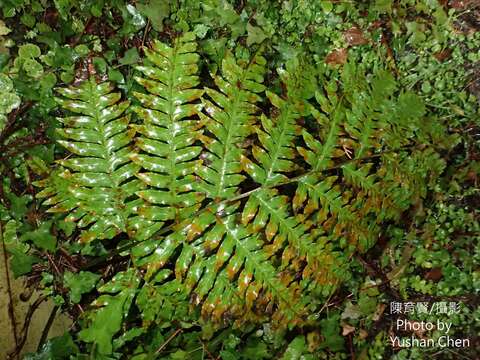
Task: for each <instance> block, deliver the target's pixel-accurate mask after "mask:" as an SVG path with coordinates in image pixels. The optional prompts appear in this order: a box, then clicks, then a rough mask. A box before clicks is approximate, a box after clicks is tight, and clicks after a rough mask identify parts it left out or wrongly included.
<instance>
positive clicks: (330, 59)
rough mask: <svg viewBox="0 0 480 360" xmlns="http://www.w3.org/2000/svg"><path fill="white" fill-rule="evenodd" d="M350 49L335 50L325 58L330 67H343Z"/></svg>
mask: <svg viewBox="0 0 480 360" xmlns="http://www.w3.org/2000/svg"><path fill="white" fill-rule="evenodd" d="M347 57H348V49H347V48H345V49H335V50H333V51H332V52H331V53H330V54H328V55H327V57H326V58H325V62H326V63H327V64H328V65H343V64H345V63H346V62H347Z"/></svg>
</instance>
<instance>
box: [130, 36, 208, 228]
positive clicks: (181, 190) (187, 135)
mask: <svg viewBox="0 0 480 360" xmlns="http://www.w3.org/2000/svg"><path fill="white" fill-rule="evenodd" d="M194 40H195V36H194V34H193V33H187V34H184V35H183V36H181V37H179V38H177V39H176V40H175V42H174V44H173V46H172V47H169V46H167V45H166V44H163V43H161V42H158V41H156V42H155V43H154V44H153V48H152V49H151V50H149V49H146V50H145V54H146V56H147V60H148V61H149V63H150V65H144V66H139V67H138V68H137V69H138V70H140V71H141V72H142V73H143V74H144V75H145V76H146V77H147V78H141V77H136V78H135V79H136V81H137V82H138V83H139V84H140V85H142V86H143V87H144V88H145V89H146V91H147V93H146V94H144V93H138V92H136V93H135V96H136V97H137V98H138V100H139V101H140V103H141V104H142V106H143V107H136V108H135V109H134V110H135V111H136V112H137V114H138V115H139V116H140V118H141V119H142V120H143V121H144V123H143V124H142V125H139V126H136V129H137V131H138V133H140V134H141V135H142V136H140V137H138V138H137V139H136V145H137V147H138V148H139V149H140V150H142V153H137V154H134V155H132V159H133V161H134V162H135V163H136V164H138V165H139V166H141V167H142V168H143V169H145V171H143V172H141V173H139V174H137V176H138V177H139V178H140V179H141V180H142V181H143V182H144V183H145V184H146V185H148V188H147V189H145V190H141V191H139V192H137V195H138V196H140V197H141V198H142V199H144V200H145V201H146V202H147V204H149V205H147V206H143V207H142V208H140V213H141V214H142V216H144V217H146V218H148V219H151V220H155V221H166V220H171V219H177V220H182V219H185V218H187V217H188V216H190V215H191V214H193V213H194V212H195V211H196V210H197V209H198V207H199V204H200V202H201V200H202V198H203V196H202V194H200V193H199V192H198V191H197V190H198V189H197V186H196V183H197V182H196V179H195V175H194V173H195V170H196V168H197V167H198V165H199V162H200V160H197V158H198V156H199V154H200V152H201V150H202V148H201V147H200V146H198V145H196V144H195V142H196V141H197V140H198V139H199V138H200V135H201V131H199V127H200V126H199V121H198V120H195V119H194V118H193V116H194V115H195V114H197V113H198V112H199V111H200V110H201V108H202V104H201V103H199V102H197V100H198V99H199V98H200V96H201V95H202V93H203V90H201V89H197V88H196V86H197V85H198V83H199V80H198V76H197V75H196V73H197V71H198V66H197V62H198V58H199V56H198V54H197V53H196V52H195V50H196V43H195V42H194Z"/></svg>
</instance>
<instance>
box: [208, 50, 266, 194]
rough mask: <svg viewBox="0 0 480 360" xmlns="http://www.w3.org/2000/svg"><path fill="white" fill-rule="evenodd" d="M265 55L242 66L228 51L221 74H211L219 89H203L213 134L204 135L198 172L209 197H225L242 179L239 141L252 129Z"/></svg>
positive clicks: (209, 127)
mask: <svg viewBox="0 0 480 360" xmlns="http://www.w3.org/2000/svg"><path fill="white" fill-rule="evenodd" d="M265 63H266V61H265V59H264V58H263V57H261V56H259V55H256V56H255V57H254V58H253V59H252V61H251V62H250V63H249V64H247V65H246V66H244V67H242V66H240V65H238V64H237V63H236V62H235V59H234V57H233V56H232V55H231V54H230V55H228V56H227V57H226V58H225V59H224V60H223V62H222V76H218V75H217V76H214V80H215V84H216V85H217V86H218V88H219V91H217V90H213V89H206V94H207V95H208V97H209V98H210V99H211V100H209V99H203V102H204V106H205V110H206V112H207V114H208V116H206V115H204V114H202V119H203V120H204V121H205V122H206V127H207V129H208V131H209V132H210V133H211V134H213V137H209V138H208V139H206V140H205V141H206V145H207V148H208V152H207V153H206V154H205V156H204V166H203V167H202V168H201V169H200V171H199V175H200V176H201V177H202V178H203V180H204V181H205V183H204V184H202V188H203V191H205V193H206V194H207V196H208V197H209V198H212V199H227V198H229V197H232V196H234V195H235V194H236V193H237V190H238V186H239V184H240V183H241V182H242V181H243V180H244V179H245V177H244V175H242V174H240V173H241V171H242V167H241V163H240V160H241V155H242V150H241V146H242V142H243V141H245V139H246V138H247V136H249V135H251V134H252V132H253V129H254V127H253V125H254V123H255V122H256V117H255V114H256V113H257V112H258V108H257V106H256V105H255V104H256V103H257V102H259V101H260V100H261V97H260V96H259V95H257V94H258V93H260V92H262V91H263V90H264V86H263V85H262V82H263V75H264V73H265Z"/></svg>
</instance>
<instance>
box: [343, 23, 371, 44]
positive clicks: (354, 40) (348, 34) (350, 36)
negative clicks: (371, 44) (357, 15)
mask: <svg viewBox="0 0 480 360" xmlns="http://www.w3.org/2000/svg"><path fill="white" fill-rule="evenodd" d="M343 37H344V38H345V42H346V43H347V44H348V45H349V46H357V45H365V44H366V43H368V41H367V39H365V37H364V36H363V31H362V30H360V29H359V28H358V27H356V26H353V27H352V28H350V29H348V30H347V31H345V32H344V33H343Z"/></svg>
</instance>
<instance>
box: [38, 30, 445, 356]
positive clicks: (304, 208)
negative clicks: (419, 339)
mask: <svg viewBox="0 0 480 360" xmlns="http://www.w3.org/2000/svg"><path fill="white" fill-rule="evenodd" d="M145 55H146V59H145V61H144V64H143V65H142V66H139V67H138V68H137V70H138V73H139V74H143V75H142V76H137V77H136V80H137V82H138V84H139V85H140V86H141V87H143V89H144V91H138V92H135V93H134V97H135V99H136V101H137V102H138V103H139V105H138V106H133V107H131V108H132V109H133V110H134V112H135V113H136V115H137V117H136V118H135V120H134V123H131V124H130V125H129V117H128V116H127V115H124V116H122V114H123V113H124V111H125V110H126V109H127V108H128V107H129V103H128V102H125V101H124V102H119V100H120V95H119V94H118V93H112V92H111V91H112V89H111V88H110V86H109V85H108V84H106V83H99V84H97V83H96V81H95V80H94V79H90V80H88V81H86V82H84V83H83V84H81V85H80V86H79V87H77V88H69V89H61V90H59V92H60V93H61V94H62V95H63V96H64V97H66V98H67V100H59V101H60V103H61V104H62V106H63V108H64V109H65V110H66V111H69V112H74V113H80V114H81V115H80V116H73V117H72V116H68V117H65V118H62V119H60V120H61V122H62V123H63V125H64V127H63V128H61V129H59V132H60V134H61V135H62V136H63V137H64V138H65V139H66V140H62V141H60V144H62V145H63V146H65V147H66V149H67V150H68V151H69V152H71V153H72V154H73V156H72V157H69V158H66V159H64V160H60V161H59V164H60V168H59V170H58V171H57V172H56V173H54V174H52V176H50V177H49V178H47V179H45V180H43V181H41V182H40V183H39V185H41V186H44V187H45V189H44V190H43V191H42V193H41V195H42V196H45V197H47V200H46V202H45V204H47V205H50V206H52V207H51V209H50V211H56V212H65V213H67V217H66V219H67V220H74V221H76V222H77V223H78V225H79V228H80V229H81V232H80V239H81V240H82V241H84V242H89V241H90V242H91V241H99V240H105V241H106V240H107V239H110V238H112V237H113V236H114V235H115V234H118V233H120V232H124V233H125V234H126V235H127V236H128V238H129V241H130V251H129V252H128V255H129V256H130V257H131V260H132V261H131V263H130V262H129V264H130V265H129V268H128V269H127V270H126V271H125V272H122V273H121V274H120V275H119V276H121V277H122V280H121V281H114V280H112V283H111V285H108V286H103V287H99V289H98V290H99V291H100V292H102V291H103V292H107V293H109V294H110V295H108V297H110V298H109V299H110V300H108V301H103V302H102V301H97V302H96V303H95V304H94V305H96V307H95V306H94V308H92V310H91V312H90V313H89V314H88V315H87V316H86V318H85V319H86V325H85V327H86V329H85V330H84V331H83V332H82V333H81V336H82V338H83V340H84V341H88V342H93V341H98V342H101V343H102V344H101V346H99V349H100V351H101V352H102V353H110V352H112V351H114V349H115V345H114V344H117V347H118V346H120V345H118V344H119V342H118V341H117V342H115V341H114V342H113V343H112V341H113V340H112V338H114V337H115V334H116V333H117V332H118V331H119V330H120V325H118V324H120V323H121V321H120V320H121V319H127V318H128V312H129V311H130V309H131V308H132V306H133V307H134V308H135V309H137V310H139V311H140V312H141V313H142V314H143V318H142V324H138V323H136V324H133V323H132V324H130V325H127V327H128V326H130V328H129V329H130V330H129V331H131V332H132V333H135V334H136V335H135V336H140V335H142V334H147V333H148V332H149V331H150V329H151V328H152V326H153V325H154V324H162V323H164V322H169V321H173V320H182V319H187V318H189V317H191V316H193V317H195V316H196V315H195V314H196V312H195V311H194V310H195V309H197V310H199V313H200V315H199V318H198V320H199V321H200V324H205V323H206V322H208V323H210V324H214V325H215V326H217V327H221V326H226V325H229V324H231V323H232V322H234V323H235V324H236V325H238V326H240V325H242V324H247V323H256V324H258V323H263V322H271V323H272V324H273V325H274V326H275V327H280V328H282V327H285V326H290V327H292V326H304V325H307V324H314V323H315V321H316V319H317V315H316V314H317V313H318V311H321V310H320V309H322V308H323V306H324V302H325V300H326V299H327V298H328V296H329V295H331V294H332V292H333V291H334V290H335V289H336V288H338V286H339V285H340V284H341V282H342V281H343V280H345V279H346V278H348V276H349V274H348V266H349V260H350V259H351V258H352V257H353V256H356V253H357V252H359V251H360V252H361V251H365V250H367V249H368V248H369V247H371V246H372V245H373V244H374V243H375V241H376V240H377V239H378V237H379V236H380V235H381V228H382V227H381V225H382V224H383V223H384V222H385V221H389V222H392V221H396V220H398V219H399V218H400V216H401V215H402V214H403V213H404V212H405V211H406V210H408V208H409V207H410V206H411V205H412V204H414V203H415V202H416V201H417V200H418V199H419V198H420V197H422V196H424V195H425V190H426V188H427V186H428V179H429V178H431V177H432V175H434V174H436V173H439V172H440V171H442V167H443V163H442V161H441V160H439V157H438V156H437V155H436V153H435V150H434V147H433V146H431V145H430V144H433V143H435V142H436V141H437V140H438V139H437V137H438V134H441V133H442V132H441V131H439V129H438V126H439V125H438V124H436V123H435V122H433V121H430V120H428V121H426V120H425V113H424V111H422V110H421V109H422V106H423V104H422V102H421V99H419V98H418V97H416V96H415V95H414V94H412V93H408V92H407V93H402V94H397V91H396V83H395V79H394V78H393V76H391V75H390V74H389V73H388V72H386V71H378V72H377V73H375V74H368V75H367V74H364V73H362V71H361V69H360V68H359V67H358V66H355V65H353V64H346V65H345V66H344V68H343V70H342V72H341V74H340V75H341V82H340V83H338V82H336V81H330V82H327V81H324V80H323V79H322V74H321V70H318V69H315V68H314V67H313V66H310V65H308V63H307V62H305V61H303V60H302V61H298V60H297V61H290V62H288V63H287V67H286V69H278V70H277V72H278V74H279V75H280V76H279V83H277V84H273V86H272V87H271V89H267V87H266V85H265V81H264V78H265V76H266V73H267V68H266V66H267V62H266V60H265V59H264V58H263V57H262V56H261V55H260V54H255V55H252V56H251V57H250V59H249V60H245V57H242V58H241V59H240V58H236V57H235V56H233V55H232V54H230V53H228V54H227V55H226V57H225V58H224V59H223V61H222V64H221V67H220V69H219V71H218V73H215V74H211V77H212V79H213V84H214V86H213V87H204V88H202V87H201V83H202V81H203V79H200V78H199V76H198V69H199V65H200V61H201V60H200V56H199V55H198V54H197V53H196V43H195V38H194V35H193V34H192V33H186V34H184V35H182V36H180V37H178V38H177V39H175V40H174V41H173V43H172V44H170V45H167V44H164V43H161V42H155V43H153V45H152V47H151V48H150V49H145ZM306 71H308V72H309V73H311V75H312V76H309V77H307V76H305V72H306ZM207 80H208V79H207ZM274 89H278V90H274ZM411 107H415V108H416V109H420V111H412V110H411V109H410V108H411ZM413 167H418V168H420V169H422V171H416V173H417V175H415V176H414V175H412V171H411V169H412V168H413ZM65 168H66V169H65ZM418 174H419V175H418ZM124 255H126V254H124ZM127 279H130V280H127ZM129 281H131V282H132V286H131V287H129V285H128V284H129ZM113 284H118V285H117V286H114V285H113ZM127 290H128V291H127ZM127 294H128V296H127ZM102 296H103V297H104V296H106V295H102ZM112 297H113V298H116V297H120V298H121V299H122V300H121V301H120V300H118V301H117V300H113V298H112ZM101 298H102V297H101ZM166 309H168V311H167V310H166ZM106 313H110V314H113V313H116V314H117V315H116V316H117V318H116V322H115V325H114V326H113V325H110V326H109V325H107V324H103V323H102V321H99V320H98V319H100V318H103V317H104V316H105V314H106ZM112 316H113V315H112ZM92 328H95V333H97V332H100V333H101V334H103V336H102V338H101V339H94V337H93V336H91V334H93V332H91V331H89V329H92ZM132 336H133V335H132ZM117 340H118V339H117ZM112 344H113V345H112Z"/></svg>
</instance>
